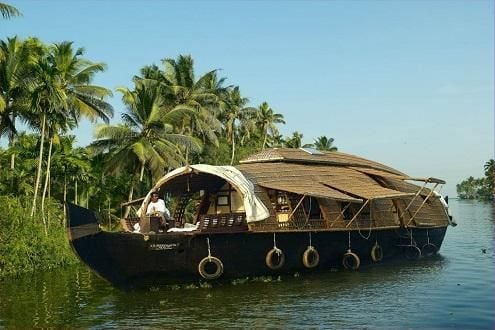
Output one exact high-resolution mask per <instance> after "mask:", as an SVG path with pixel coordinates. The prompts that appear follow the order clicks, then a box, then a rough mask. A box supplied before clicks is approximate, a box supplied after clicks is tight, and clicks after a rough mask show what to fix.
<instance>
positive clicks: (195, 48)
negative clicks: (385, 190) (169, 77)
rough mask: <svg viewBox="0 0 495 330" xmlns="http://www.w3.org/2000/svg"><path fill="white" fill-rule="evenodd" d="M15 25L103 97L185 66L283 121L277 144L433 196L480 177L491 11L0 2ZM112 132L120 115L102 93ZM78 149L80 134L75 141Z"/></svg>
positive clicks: (85, 127)
mask: <svg viewBox="0 0 495 330" xmlns="http://www.w3.org/2000/svg"><path fill="white" fill-rule="evenodd" d="M7 3H9V4H11V5H14V6H16V7H17V8H18V9H19V10H21V12H22V13H23V17H21V18H15V19H11V20H2V21H0V38H2V39H5V38H6V37H9V36H13V35H18V36H20V37H23V38H24V37H27V36H36V37H38V38H40V39H41V40H43V41H44V42H46V43H49V42H59V41H63V40H70V41H74V43H75V45H76V46H77V47H84V48H85V49H86V57H87V58H88V59H91V60H93V61H102V62H105V63H106V64H107V65H108V69H107V71H106V72H104V73H102V74H100V75H99V76H98V77H97V78H96V80H95V83H97V84H100V85H103V86H106V87H108V88H112V89H115V88H116V87H119V86H129V87H130V86H131V78H132V76H133V75H134V74H136V73H137V72H138V70H139V69H140V68H141V67H142V66H144V65H147V64H151V63H156V64H159V62H160V60H161V59H162V58H165V57H172V58H174V57H176V56H177V55H179V54H191V55H192V56H193V58H194V59H195V63H196V72H197V74H198V75H199V74H202V73H205V72H206V71H209V70H212V69H221V70H222V71H221V75H222V76H225V77H227V82H228V84H234V85H239V86H240V87H241V91H242V93H243V94H244V95H245V96H247V97H249V99H250V100H251V104H252V105H254V106H257V105H259V104H260V103H261V102H263V101H267V102H268V103H269V104H270V105H271V107H272V108H273V109H274V110H275V111H277V112H280V113H282V114H283V115H284V116H285V119H286V121H287V124H286V125H285V126H283V127H281V131H282V133H283V134H284V135H289V134H291V133H292V132H293V131H296V130H297V131H299V132H301V133H303V134H304V141H305V142H306V143H310V142H312V140H313V139H314V138H315V137H317V136H320V135H326V136H328V137H333V138H335V142H336V145H337V146H338V147H339V150H340V151H343V152H347V153H351V154H356V155H360V156H363V157H366V158H370V159H373V160H376V161H379V162H382V163H384V164H387V165H390V166H392V167H395V168H397V169H399V170H401V171H404V172H406V173H408V174H410V175H412V176H435V177H440V178H443V179H446V180H447V182H448V184H447V186H446V187H445V188H444V190H443V192H444V193H448V194H449V195H455V184H456V183H459V182H460V181H461V180H462V179H464V178H466V177H468V176H470V175H473V176H475V177H477V176H482V175H483V164H484V162H485V161H487V160H488V159H489V158H493V157H494V156H493V154H494V4H493V1H482V0H468V1H454V0H451V1H130V0H127V1H125V0H124V1H55V0H50V1H48V0H45V1H39V0H38V1H14V0H11V1H7ZM111 103H112V104H113V105H114V107H115V110H116V116H115V119H114V120H113V122H114V123H115V122H118V121H119V120H120V116H119V113H120V111H122V109H123V106H122V103H121V102H120V96H119V94H117V93H115V96H114V98H113V100H111ZM75 134H76V135H77V138H78V141H79V143H80V144H81V145H86V144H88V143H89V142H90V141H91V140H92V134H93V125H92V124H91V123H88V122H84V123H83V124H82V126H81V127H80V128H79V129H78V130H77V131H76V132H75Z"/></svg>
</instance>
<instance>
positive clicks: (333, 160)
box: [240, 148, 406, 177]
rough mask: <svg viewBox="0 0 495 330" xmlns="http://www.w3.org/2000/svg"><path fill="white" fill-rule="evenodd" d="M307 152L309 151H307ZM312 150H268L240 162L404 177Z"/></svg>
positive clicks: (345, 156) (353, 158)
mask: <svg viewBox="0 0 495 330" xmlns="http://www.w3.org/2000/svg"><path fill="white" fill-rule="evenodd" d="M306 150H307V151H306ZM311 150H312V149H304V148H299V149H292V148H273V149H266V150H263V151H261V152H258V153H256V154H253V155H251V156H249V157H248V158H245V159H243V160H241V161H240V163H241V164H250V163H265V162H268V163H272V162H284V163H302V164H324V165H333V166H346V167H351V166H353V167H359V168H369V169H375V170H381V171H385V172H387V173H390V174H395V175H397V176H401V177H404V176H406V175H405V174H404V173H402V172H399V171H397V170H395V169H393V168H391V167H389V166H385V165H383V164H380V163H377V162H374V161H371V160H368V159H365V158H361V157H358V156H354V155H349V154H345V153H342V152H337V151H326V152H325V151H321V152H314V153H311Z"/></svg>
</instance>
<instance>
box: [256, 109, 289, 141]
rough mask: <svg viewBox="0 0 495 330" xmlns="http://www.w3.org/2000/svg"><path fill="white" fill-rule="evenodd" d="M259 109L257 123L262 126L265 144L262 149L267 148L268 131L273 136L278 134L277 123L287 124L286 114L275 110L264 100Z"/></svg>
mask: <svg viewBox="0 0 495 330" xmlns="http://www.w3.org/2000/svg"><path fill="white" fill-rule="evenodd" d="M258 109H259V111H258V113H257V115H258V118H257V125H258V127H260V128H261V131H262V133H263V145H262V147H261V149H265V146H266V144H267V139H268V132H270V134H271V135H272V136H274V135H278V129H277V126H276V124H285V121H284V116H283V115H282V114H280V113H275V112H273V109H272V108H270V106H269V105H268V103H266V102H263V103H262V104H261V105H260V106H259V108H258Z"/></svg>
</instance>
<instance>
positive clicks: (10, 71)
mask: <svg viewBox="0 0 495 330" xmlns="http://www.w3.org/2000/svg"><path fill="white" fill-rule="evenodd" d="M41 49H42V45H41V43H40V42H39V41H38V40H37V39H27V40H26V41H22V40H19V39H18V38H17V37H14V38H8V39H7V40H6V41H4V40H2V41H0V137H1V136H2V135H8V139H9V146H10V147H12V146H13V145H14V144H15V138H16V134H17V129H16V119H17V117H18V116H21V119H23V116H24V114H25V113H26V112H27V111H28V102H26V98H27V95H28V85H29V80H30V74H31V70H30V69H31V67H32V65H33V64H34V61H35V60H36V58H37V57H38V56H39V55H40V52H41ZM14 166H15V153H12V155H11V161H10V168H11V170H12V169H13V168H14Z"/></svg>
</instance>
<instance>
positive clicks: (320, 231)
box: [68, 149, 451, 286]
mask: <svg viewBox="0 0 495 330" xmlns="http://www.w3.org/2000/svg"><path fill="white" fill-rule="evenodd" d="M412 180H414V181H420V182H422V186H417V185H414V184H412V183H409V182H407V181H412ZM443 183H445V182H444V181H442V180H439V179H434V178H425V179H419V178H411V177H408V176H406V175H405V174H403V173H401V172H398V171H397V170H394V169H392V168H390V167H387V166H385V165H382V164H379V163H376V162H373V161H369V160H366V159H363V158H359V157H356V156H351V155H347V154H343V153H339V152H324V153H323V152H318V151H316V150H312V149H270V150H265V151H262V152H260V153H258V154H255V155H252V156H251V157H249V158H247V159H245V160H244V161H241V164H240V165H238V166H236V167H231V166H210V165H190V166H185V167H182V168H178V169H176V170H174V171H172V172H170V173H168V174H167V175H166V176H164V177H163V178H161V179H160V180H159V181H158V182H157V183H156V185H155V186H154V187H153V189H152V190H151V191H150V193H151V192H152V191H158V192H159V193H160V195H162V196H172V197H171V199H170V203H169V204H170V205H174V207H173V208H174V212H173V215H174V221H169V223H168V227H167V228H162V229H163V232H162V230H160V227H158V222H157V221H158V220H159V219H155V218H153V217H151V218H150V217H146V216H144V215H143V214H141V216H140V217H139V218H135V219H126V220H123V221H122V222H123V227H124V228H125V229H132V228H131V227H130V226H129V225H131V224H132V222H133V220H134V221H139V224H140V226H141V228H142V231H143V232H141V233H134V232H131V231H130V230H127V231H125V230H124V231H121V232H107V231H102V230H101V229H100V227H99V225H98V223H97V217H96V216H95V214H94V212H92V211H90V210H88V209H85V208H82V207H79V206H75V205H69V208H68V210H69V211H68V213H69V222H68V223H69V224H68V226H69V230H68V232H69V238H70V242H71V244H72V246H73V248H74V250H75V252H76V253H77V254H78V255H79V257H80V258H81V259H82V261H84V262H85V263H86V264H87V265H89V267H91V268H92V269H93V270H95V271H96V272H97V273H99V274H100V275H101V276H102V277H103V278H105V279H107V280H108V281H110V282H112V283H113V284H115V285H117V286H126V285H132V284H134V283H136V282H141V281H147V280H150V281H153V282H155V281H160V282H164V283H174V282H183V281H190V280H197V279H207V280H212V279H217V278H235V277H241V276H250V275H274V274H280V273H290V272H295V271H299V272H304V271H314V270H321V269H329V268H336V267H345V268H348V269H357V268H359V267H360V266H362V265H363V264H373V263H377V262H382V261H385V260H387V259H391V258H393V257H401V256H404V257H407V258H419V257H421V256H423V255H430V254H434V253H436V252H437V251H438V249H439V248H440V246H441V244H442V241H443V238H444V235H445V231H446V228H447V226H448V225H449V223H450V222H451V221H450V218H449V215H448V210H447V206H446V205H447V204H446V203H445V201H444V200H443V199H442V197H441V196H440V195H439V194H438V193H437V192H436V191H435V189H436V188H437V187H438V186H439V185H441V184H443ZM427 185H431V186H432V187H430V188H428V187H427ZM150 193H148V195H147V196H146V197H145V198H144V199H142V204H141V206H140V208H139V211H141V210H145V209H146V206H147V203H148V202H149V198H150ZM138 213H139V212H138ZM141 213H144V212H141Z"/></svg>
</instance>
